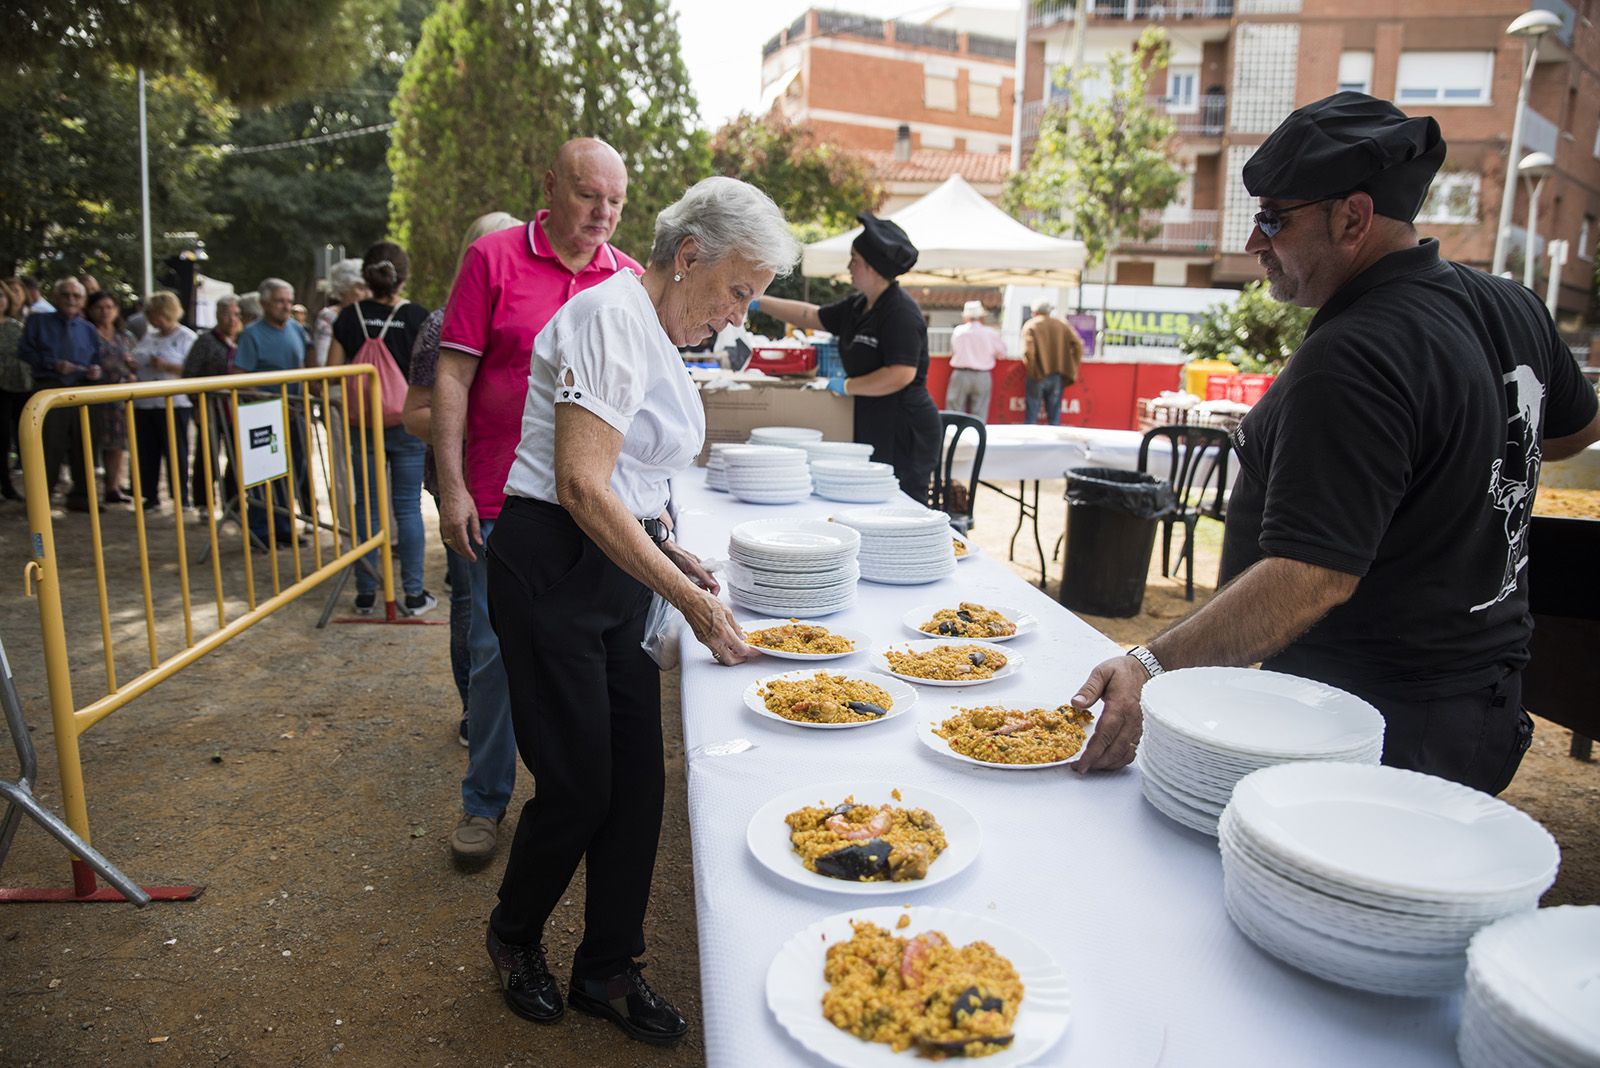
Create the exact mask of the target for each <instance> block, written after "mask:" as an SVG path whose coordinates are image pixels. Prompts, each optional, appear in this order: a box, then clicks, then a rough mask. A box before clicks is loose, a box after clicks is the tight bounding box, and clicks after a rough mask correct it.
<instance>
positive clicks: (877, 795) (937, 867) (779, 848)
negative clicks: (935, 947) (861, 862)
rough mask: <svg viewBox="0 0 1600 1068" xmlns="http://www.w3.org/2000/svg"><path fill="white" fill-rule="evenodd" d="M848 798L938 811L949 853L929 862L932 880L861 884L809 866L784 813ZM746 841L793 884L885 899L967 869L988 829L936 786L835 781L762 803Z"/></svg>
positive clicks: (771, 868) (767, 865)
mask: <svg viewBox="0 0 1600 1068" xmlns="http://www.w3.org/2000/svg"><path fill="white" fill-rule="evenodd" d="M895 789H899V791H900V799H899V800H898V801H897V800H895V798H894V794H893V791H894V790H895ZM846 797H854V798H855V801H856V804H858V805H893V806H896V807H898V808H925V809H927V810H928V811H929V812H931V813H933V817H934V819H936V820H938V821H939V826H940V827H941V828H943V829H944V836H945V841H946V845H945V851H944V852H943V853H940V854H939V856H938V857H937V858H936V859H935V860H934V862H933V863H932V864H930V865H929V866H928V875H927V878H925V879H917V880H914V881H910V882H903V883H896V882H883V883H858V882H851V881H850V880H848V879H832V878H829V877H828V876H826V875H818V874H817V873H816V872H814V871H809V870H807V868H806V866H805V864H804V862H802V861H801V859H800V854H798V853H796V852H795V851H794V843H792V842H791V841H790V840H789V825H788V824H786V823H784V822H783V819H784V817H785V816H787V815H788V814H789V813H791V812H794V811H796V810H797V809H802V808H809V807H811V806H813V805H837V804H839V803H840V802H842V801H843V800H844V799H845V798H846ZM745 843H746V844H747V845H749V846H750V852H752V853H754V854H755V857H756V859H757V860H759V861H760V862H761V864H762V866H763V867H765V868H766V869H767V870H768V871H770V872H773V873H774V874H776V875H780V876H782V877H783V878H785V879H788V880H789V881H790V882H792V883H799V884H800V885H801V886H809V887H811V888H812V889H815V890H830V891H832V892H834V893H836V894H855V895H860V896H873V897H882V896H885V895H890V896H896V895H904V894H907V893H910V892H911V891H914V890H920V889H921V888H923V887H925V886H933V885H934V884H935V883H942V882H944V881H945V880H946V879H948V878H950V877H951V876H953V875H956V874H957V873H959V872H961V871H963V870H964V869H965V868H966V867H967V865H969V864H971V863H972V862H973V861H974V860H975V859H977V856H978V849H979V847H980V846H981V845H982V844H983V832H982V831H981V830H979V828H978V821H977V819H976V818H974V817H973V815H972V813H970V812H968V811H967V810H966V809H965V808H964V807H962V805H961V804H960V803H959V802H957V801H954V800H952V799H951V798H949V797H946V796H945V795H943V794H936V793H934V792H933V791H932V790H924V789H922V788H921V787H918V786H907V785H905V784H903V783H876V782H869V783H855V782H831V783H821V784H819V785H817V786H802V787H800V788H799V789H796V790H790V791H788V792H787V793H783V794H779V795H778V796H777V797H775V798H773V799H772V800H771V801H768V802H767V803H766V804H765V805H762V806H761V809H760V811H758V812H757V813H756V814H755V816H754V817H752V818H751V820H750V826H749V828H748V829H747V830H746V831H745Z"/></svg>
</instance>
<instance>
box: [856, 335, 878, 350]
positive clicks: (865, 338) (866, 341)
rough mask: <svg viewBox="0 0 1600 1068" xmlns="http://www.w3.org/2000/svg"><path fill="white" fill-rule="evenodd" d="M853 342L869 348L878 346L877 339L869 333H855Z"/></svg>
mask: <svg viewBox="0 0 1600 1068" xmlns="http://www.w3.org/2000/svg"><path fill="white" fill-rule="evenodd" d="M854 343H855V344H857V345H865V346H866V347H867V348H869V349H875V348H877V347H878V339H877V338H875V337H872V336H871V335H870V334H857V335H856V336H855V338H854Z"/></svg>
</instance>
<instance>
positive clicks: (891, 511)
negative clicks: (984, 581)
mask: <svg viewBox="0 0 1600 1068" xmlns="http://www.w3.org/2000/svg"><path fill="white" fill-rule="evenodd" d="M834 520H835V522H836V523H838V524H843V525H845V526H847V527H853V528H855V529H856V530H858V531H860V532H861V555H860V560H861V577H862V578H864V579H866V580H867V581H869V582H883V583H888V584H889V585H892V586H920V585H922V584H923V583H926V582H937V581H938V580H939V579H942V578H944V577H945V576H946V575H948V574H950V573H951V572H952V571H954V570H955V569H956V554H955V543H954V542H952V541H951V540H950V517H949V516H947V515H945V514H944V513H943V512H935V511H932V510H930V509H927V508H924V507H922V506H921V505H917V504H912V505H905V506H890V507H887V508H856V509H853V510H851V511H848V512H840V513H839V514H838V515H836V516H834Z"/></svg>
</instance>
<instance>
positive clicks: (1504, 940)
mask: <svg viewBox="0 0 1600 1068" xmlns="http://www.w3.org/2000/svg"><path fill="white" fill-rule="evenodd" d="M1597 977H1600V905H1587V906H1578V905H1563V906H1561V907H1560V908H1553V909H1540V910H1539V911H1538V912H1526V913H1523V914H1521V915H1519V916H1512V917H1510V918H1508V919H1504V920H1501V921H1500V922H1499V923H1496V924H1493V925H1491V926H1489V927H1485V928H1484V929H1483V930H1481V931H1479V932H1478V933H1477V935H1475V936H1474V937H1473V939H1472V944H1471V945H1470V946H1468V947H1467V999H1466V1002H1465V1004H1463V1005H1462V1007H1461V1030H1460V1032H1458V1033H1457V1035H1456V1051H1457V1052H1458V1053H1460V1055H1461V1063H1462V1064H1463V1065H1464V1066H1465V1068H1500V1066H1501V1065H1508V1064H1516V1065H1527V1066H1529V1068H1580V1066H1584V1065H1595V1064H1600V982H1596V979H1597Z"/></svg>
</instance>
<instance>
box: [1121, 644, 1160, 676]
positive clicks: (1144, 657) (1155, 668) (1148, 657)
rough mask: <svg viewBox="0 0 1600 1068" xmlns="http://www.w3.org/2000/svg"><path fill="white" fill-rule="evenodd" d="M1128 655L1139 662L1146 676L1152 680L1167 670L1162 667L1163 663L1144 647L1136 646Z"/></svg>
mask: <svg viewBox="0 0 1600 1068" xmlns="http://www.w3.org/2000/svg"><path fill="white" fill-rule="evenodd" d="M1127 655H1128V656H1131V657H1133V658H1134V659H1135V660H1137V661H1139V666H1140V667H1142V668H1144V671H1145V674H1146V675H1149V676H1150V677H1151V678H1152V679H1153V678H1155V677H1156V676H1157V675H1160V674H1161V673H1162V672H1164V671H1166V670H1167V669H1166V668H1164V667H1162V666H1161V661H1159V660H1157V659H1156V654H1154V653H1152V652H1151V651H1150V650H1148V649H1146V648H1145V647H1144V646H1142V645H1135V646H1134V647H1133V648H1132V649H1129V650H1128V653H1127Z"/></svg>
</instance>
